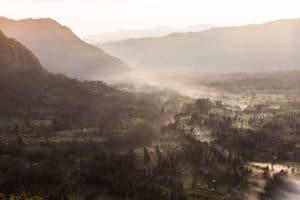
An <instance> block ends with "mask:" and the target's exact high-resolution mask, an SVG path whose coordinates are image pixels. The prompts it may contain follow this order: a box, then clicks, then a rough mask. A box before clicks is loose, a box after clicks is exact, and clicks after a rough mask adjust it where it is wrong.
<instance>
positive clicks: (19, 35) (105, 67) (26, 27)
mask: <svg viewBox="0 0 300 200" xmlns="http://www.w3.org/2000/svg"><path fill="white" fill-rule="evenodd" d="M0 30H2V31H3V32H4V33H5V34H6V35H7V36H9V37H13V38H15V39H17V40H18V41H20V42H21V43H22V44H24V45H25V46H26V47H28V48H29V49H30V50H31V51H32V52H33V53H34V54H35V55H36V56H37V57H38V58H39V60H40V62H41V64H42V65H43V66H44V67H45V68H46V69H47V70H49V71H51V72H55V73H64V74H66V75H68V76H71V77H76V78H79V79H101V78H102V77H105V76H107V75H114V74H119V73H120V72H123V71H126V70H128V66H127V65H126V64H124V63H123V62H122V61H121V60H120V59H118V58H116V57H113V56H110V55H108V54H107V53H105V52H104V51H102V50H101V49H99V48H97V47H95V46H92V45H90V44H87V43H85V42H84V41H82V40H81V39H80V38H79V37H77V36H76V35H75V34H74V33H73V32H72V31H71V30H70V29H69V28H68V27H65V26H62V25H60V24H59V23H58V22H56V21H54V20H52V19H23V20H11V19H7V18H3V17H2V18H0Z"/></svg>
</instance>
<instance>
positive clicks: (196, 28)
mask: <svg viewBox="0 0 300 200" xmlns="http://www.w3.org/2000/svg"><path fill="white" fill-rule="evenodd" d="M212 27H213V25H209V24H199V25H193V26H188V27H183V28H173V27H169V26H160V27H157V28H154V29H144V30H143V29H139V30H130V29H128V30H126V29H124V30H119V31H115V32H106V33H99V34H95V35H90V36H87V37H86V38H85V40H86V41H87V42H89V43H92V44H97V43H103V42H113V41H119V40H126V39H135V38H144V37H162V36H166V35H169V34H171V33H183V32H200V31H204V30H207V29H210V28H212Z"/></svg>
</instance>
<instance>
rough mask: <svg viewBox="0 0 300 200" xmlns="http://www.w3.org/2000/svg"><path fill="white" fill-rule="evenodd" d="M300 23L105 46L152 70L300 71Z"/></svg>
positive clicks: (224, 29)
mask: <svg viewBox="0 0 300 200" xmlns="http://www.w3.org/2000/svg"><path fill="white" fill-rule="evenodd" d="M299 35H300V19H291V20H279V21H273V22H269V23H264V24H257V25H255V24H254V25H246V26H240V27H218V28H212V29H209V30H206V31H202V32H194V33H174V34H171V35H168V36H164V37H160V38H142V39H129V40H123V41H119V42H112V43H105V44H99V47H101V48H103V49H104V50H106V51H107V52H109V53H111V54H113V55H115V56H118V57H119V58H121V59H123V60H124V61H125V62H127V63H128V64H130V65H131V66H133V67H137V68H144V69H149V70H173V71H179V70H184V71H193V72H196V71H200V72H203V71H206V72H261V71H272V70H285V69H300V37H299Z"/></svg>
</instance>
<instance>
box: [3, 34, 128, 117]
mask: <svg viewBox="0 0 300 200" xmlns="http://www.w3.org/2000/svg"><path fill="white" fill-rule="evenodd" d="M126 99H127V98H126V95H123V94H122V93H121V92H119V91H117V90H115V89H114V88H111V87H109V86H107V85H106V84H105V83H103V82H101V81H85V82H80V81H77V80H75V79H71V78H68V77H66V76H64V75H59V74H57V75H56V74H52V73H50V72H48V71H47V70H45V69H44V68H43V67H42V66H41V64H40V62H39V60H38V59H37V57H36V56H34V55H33V53H32V52H31V51H30V50H28V49H27V48H26V47H25V46H24V45H22V44H21V43H19V42H18V41H16V40H15V39H9V38H8V37H6V36H5V35H4V34H3V33H2V32H0V110H1V113H0V117H1V116H4V117H8V116H15V115H17V116H24V115H33V116H42V115H47V116H62V117H63V116H69V117H72V118H80V117H81V116H82V115H84V114H87V113H89V114H93V115H95V116H94V117H96V116H98V117H99V116H102V117H104V116H106V117H108V118H109V116H107V115H108V114H109V115H110V114H111V115H113V114H115V113H117V112H120V109H121V108H120V106H122V105H121V104H120V102H126ZM128 104H129V103H127V104H125V105H128Z"/></svg>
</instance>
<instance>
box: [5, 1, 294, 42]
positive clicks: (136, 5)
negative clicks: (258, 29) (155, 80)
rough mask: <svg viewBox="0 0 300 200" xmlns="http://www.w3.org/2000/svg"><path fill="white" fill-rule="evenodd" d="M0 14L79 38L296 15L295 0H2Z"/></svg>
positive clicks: (263, 20) (254, 21)
mask: <svg viewBox="0 0 300 200" xmlns="http://www.w3.org/2000/svg"><path fill="white" fill-rule="evenodd" d="M0 16H5V17H8V18H14V19H20V18H29V17H30V18H41V17H50V18H53V19H55V20H57V21H58V22H60V23H61V24H63V25H66V26H69V27H70V28H71V29H72V30H73V31H74V32H75V33H77V34H79V35H80V36H85V35H89V34H94V33H99V32H109V31H116V30H119V29H146V28H153V27H157V26H164V25H166V26H173V27H184V26H189V25H194V24H214V25H217V26H228V25H242V24H249V23H262V22H266V21H270V20H276V19H282V18H300V1H299V0H0Z"/></svg>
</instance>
